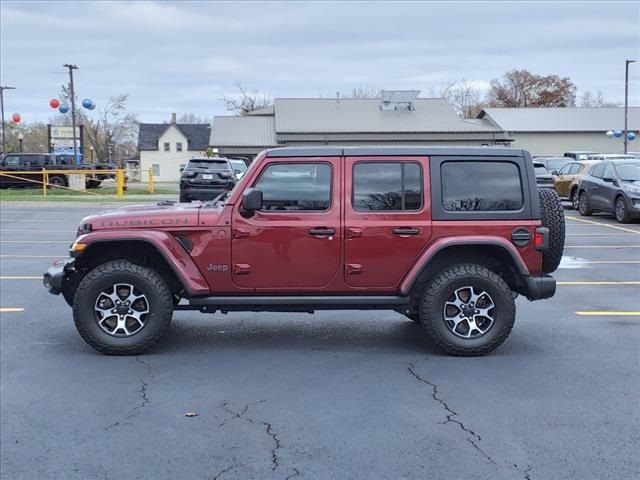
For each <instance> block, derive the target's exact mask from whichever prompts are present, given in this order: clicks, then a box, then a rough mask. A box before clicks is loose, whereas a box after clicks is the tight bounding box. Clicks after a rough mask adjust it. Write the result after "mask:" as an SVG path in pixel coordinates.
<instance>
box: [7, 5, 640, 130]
mask: <svg viewBox="0 0 640 480" xmlns="http://www.w3.org/2000/svg"><path fill="white" fill-rule="evenodd" d="M0 5H1V7H0V8H1V11H0V18H1V20H0V21H1V25H0V27H1V28H0V32H1V33H0V35H1V38H0V45H1V46H0V49H1V59H0V60H1V67H2V68H1V79H0V82H1V83H2V84H3V85H10V86H15V87H16V88H17V90H15V91H9V92H6V93H5V115H7V114H9V115H10V114H11V113H13V112H20V113H21V114H22V117H23V119H24V121H34V120H47V119H48V118H49V117H50V116H51V114H52V110H51V109H50V108H49V106H48V101H49V99H50V98H53V97H55V96H56V95H57V93H58V91H59V86H60V84H61V83H63V82H64V81H66V78H67V77H66V76H65V74H64V73H63V72H64V71H65V70H64V69H63V68H62V66H61V65H62V64H64V63H74V64H76V65H78V67H79V70H77V71H76V92H77V94H78V96H79V97H80V98H84V97H90V98H92V99H93V100H94V101H95V102H96V103H97V105H98V108H100V106H101V105H103V104H104V102H105V101H106V99H107V98H108V97H109V96H111V95H116V94H119V93H129V94H130V97H129V98H130V101H129V111H130V112H132V113H135V114H137V115H138V119H139V120H140V121H143V122H161V121H163V120H168V119H169V117H170V115H171V112H178V114H182V113H185V112H191V113H194V114H196V115H198V116H201V117H206V118H210V117H212V116H213V115H219V114H224V113H225V107H224V102H222V101H221V97H222V96H223V95H225V94H228V93H233V92H234V86H233V84H234V82H236V81H239V82H242V83H243V84H244V85H245V86H246V87H248V88H250V89H257V90H259V91H261V92H264V93H266V94H268V95H270V96H271V97H299V96H305V97H309V96H312V97H313V96H318V95H319V94H323V95H333V94H335V92H336V91H348V90H349V89H350V88H351V87H353V86H358V85H361V84H366V85H369V86H372V87H380V88H385V89H417V90H421V91H422V95H421V96H425V97H427V96H429V91H430V89H432V91H433V90H435V91H437V90H438V87H439V86H440V85H441V84H443V83H444V82H446V81H448V80H455V79H461V78H466V79H467V80H473V81H477V82H478V84H479V85H486V84H487V83H488V82H489V81H490V80H491V79H493V78H496V77H499V76H500V75H502V74H503V73H504V72H505V71H507V70H510V69H512V68H526V69H528V70H530V71H532V72H535V73H539V74H550V73H553V74H558V75H561V76H567V77H570V78H571V79H572V80H573V82H574V83H575V84H576V85H577V86H578V88H579V90H580V91H584V90H592V91H597V90H602V92H603V94H604V95H605V97H606V99H607V100H608V101H612V102H617V103H620V104H622V103H623V101H624V61H625V59H627V58H631V59H637V60H640V2H618V3H616V2H593V1H585V2H566V3H561V2H542V1H538V2H531V3H527V2H511V3H507V2H460V3H454V2H446V3H439V2H405V3H401V2H393V3H391V2H389V3H387V2H365V1H361V2H352V3H345V2H340V3H333V2H279V3H275V2H274V3H268V2H233V3H225V2H207V1H199V2H180V3H172V2H117V1H103V2H93V3H92V2H86V1H83V2H72V1H59V2H56V1H47V2H37V1H29V2H25V1H22V2H16V1H8V0H0ZM630 71H631V82H632V83H631V87H630V104H631V105H636V106H637V105H640V63H638V64H635V65H631V67H630Z"/></svg>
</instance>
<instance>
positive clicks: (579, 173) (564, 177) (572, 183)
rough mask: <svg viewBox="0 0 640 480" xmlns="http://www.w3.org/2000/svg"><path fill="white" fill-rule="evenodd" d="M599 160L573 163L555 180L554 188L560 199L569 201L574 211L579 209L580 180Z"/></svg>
mask: <svg viewBox="0 0 640 480" xmlns="http://www.w3.org/2000/svg"><path fill="white" fill-rule="evenodd" d="M598 162H599V161H598V160H585V161H582V162H571V163H568V164H566V165H565V166H564V167H562V168H561V169H560V171H559V172H558V175H557V176H556V177H555V179H554V186H555V188H556V192H558V195H560V198H562V199H564V200H569V201H570V202H571V206H572V207H573V209H574V210H577V209H578V185H579V184H580V179H581V178H582V177H583V176H584V175H585V174H586V173H587V171H588V170H589V167H590V166H591V165H593V164H595V163H598Z"/></svg>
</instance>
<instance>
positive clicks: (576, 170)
mask: <svg viewBox="0 0 640 480" xmlns="http://www.w3.org/2000/svg"><path fill="white" fill-rule="evenodd" d="M582 170H584V165H580V164H579V163H574V164H573V165H571V171H570V172H569V173H570V174H571V175H574V174H576V173H580V172H581V171H582Z"/></svg>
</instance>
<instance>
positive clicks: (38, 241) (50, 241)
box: [0, 240, 71, 245]
mask: <svg viewBox="0 0 640 480" xmlns="http://www.w3.org/2000/svg"><path fill="white" fill-rule="evenodd" d="M0 243H66V244H67V245H70V244H71V242H69V241H67V240H0Z"/></svg>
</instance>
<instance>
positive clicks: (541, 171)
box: [533, 163, 549, 176]
mask: <svg viewBox="0 0 640 480" xmlns="http://www.w3.org/2000/svg"><path fill="white" fill-rule="evenodd" d="M533 168H534V169H535V171H536V175H538V176H539V175H547V174H548V173H549V170H547V167H545V166H544V165H543V164H542V163H534V164H533Z"/></svg>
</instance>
